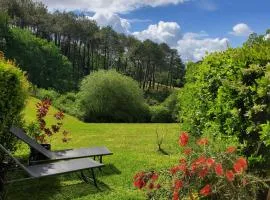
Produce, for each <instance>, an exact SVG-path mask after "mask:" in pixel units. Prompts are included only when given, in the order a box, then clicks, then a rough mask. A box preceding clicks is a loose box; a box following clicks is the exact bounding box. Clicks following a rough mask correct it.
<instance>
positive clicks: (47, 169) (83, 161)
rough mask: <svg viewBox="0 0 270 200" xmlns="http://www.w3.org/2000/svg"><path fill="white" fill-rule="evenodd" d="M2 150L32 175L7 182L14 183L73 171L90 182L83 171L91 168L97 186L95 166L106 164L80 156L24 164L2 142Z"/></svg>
mask: <svg viewBox="0 0 270 200" xmlns="http://www.w3.org/2000/svg"><path fill="white" fill-rule="evenodd" d="M0 150H2V151H3V152H4V153H5V154H7V155H9V157H11V158H12V159H13V160H14V161H15V163H16V164H17V165H18V166H19V167H20V168H22V169H23V170H24V171H25V172H26V173H27V174H28V175H29V176H30V177H29V178H23V179H17V180H13V181H8V182H7V183H13V182H18V181H24V180H29V179H38V178H42V177H47V176H56V175H61V174H66V173H71V172H78V171H80V172H81V178H82V179H83V180H84V181H85V182H88V179H90V178H88V177H86V176H85V175H84V173H83V170H90V171H91V173H92V180H93V182H94V184H95V186H96V187H97V183H96V178H95V174H94V168H100V167H103V166H104V164H102V163H99V162H96V161H94V160H92V159H90V158H78V159H71V160H63V161H56V162H51V163H45V164H37V165H34V166H25V165H23V164H22V163H21V162H20V161H19V160H17V159H16V158H15V157H14V156H13V155H12V154H11V153H10V152H9V151H8V150H6V149H5V148H4V147H3V146H2V145H1V144H0Z"/></svg>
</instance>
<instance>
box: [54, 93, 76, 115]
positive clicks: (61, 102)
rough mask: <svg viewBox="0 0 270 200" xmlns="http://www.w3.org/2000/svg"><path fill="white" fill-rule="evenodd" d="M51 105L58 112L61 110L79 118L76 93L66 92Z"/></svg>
mask: <svg viewBox="0 0 270 200" xmlns="http://www.w3.org/2000/svg"><path fill="white" fill-rule="evenodd" d="M53 105H54V106H55V107H56V108H58V109H59V110H62V111H64V112H65V113H68V114H70V115H72V116H81V114H80V113H79V109H78V101H77V94H76V93H73V92H68V93H66V94H63V95H60V96H59V97H58V98H57V99H56V100H55V101H53Z"/></svg>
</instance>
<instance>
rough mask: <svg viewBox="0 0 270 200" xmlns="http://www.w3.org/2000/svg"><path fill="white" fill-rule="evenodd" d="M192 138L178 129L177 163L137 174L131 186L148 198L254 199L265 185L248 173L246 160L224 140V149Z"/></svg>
mask: <svg viewBox="0 0 270 200" xmlns="http://www.w3.org/2000/svg"><path fill="white" fill-rule="evenodd" d="M190 140H191V142H190ZM192 141H193V138H192V139H191V138H190V137H189V134H188V133H187V132H182V133H181V135H180V137H179V146H180V148H181V150H182V156H181V157H180V159H179V163H177V164H176V165H175V166H173V167H172V168H170V169H169V170H162V171H160V172H156V171H149V172H148V171H146V172H145V171H142V172H139V173H137V174H136V175H135V176H134V186H135V187H137V188H139V189H145V190H146V191H147V196H148V199H173V200H179V199H187V198H189V199H195V197H200V198H204V199H224V200H226V199H228V200H234V199H235V200H236V199H256V197H257V193H258V191H259V189H260V188H264V187H266V188H267V187H268V186H267V184H266V183H265V182H264V180H261V179H260V178H258V177H256V176H254V175H251V174H250V173H248V171H247V168H248V162H247V160H246V158H244V157H242V156H239V155H238V154H237V147H235V146H230V143H228V146H227V148H226V149H222V148H218V145H217V143H218V142H217V141H214V143H213V144H212V143H210V141H209V140H208V138H200V139H198V140H195V141H193V142H192ZM223 142H224V139H223ZM196 199H197V198H196Z"/></svg>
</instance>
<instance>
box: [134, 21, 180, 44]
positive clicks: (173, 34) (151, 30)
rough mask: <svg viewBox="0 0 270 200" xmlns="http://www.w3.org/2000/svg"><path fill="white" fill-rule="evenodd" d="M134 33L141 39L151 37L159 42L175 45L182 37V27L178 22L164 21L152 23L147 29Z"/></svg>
mask: <svg viewBox="0 0 270 200" xmlns="http://www.w3.org/2000/svg"><path fill="white" fill-rule="evenodd" d="M133 35H134V36H135V37H137V38H138V39H140V40H142V41H143V40H146V39H150V40H152V41H154V42H157V43H163V42H165V43H167V44H169V45H170V46H174V45H175V44H176V42H177V41H178V40H179V39H180V38H181V28H180V26H179V25H178V24H177V23H176V22H163V21H160V22H159V23H158V24H152V25H150V26H149V27H148V28H147V29H146V30H143V31H141V32H134V33H133Z"/></svg>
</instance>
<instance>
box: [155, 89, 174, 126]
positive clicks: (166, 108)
mask: <svg viewBox="0 0 270 200" xmlns="http://www.w3.org/2000/svg"><path fill="white" fill-rule="evenodd" d="M178 110H179V109H178V107H177V92H176V91H175V92H173V93H172V94H171V95H170V96H169V97H168V98H167V99H165V101H164V102H163V103H161V104H160V105H156V106H151V107H150V114H151V122H154V123H171V122H176V121H177V116H178Z"/></svg>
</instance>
